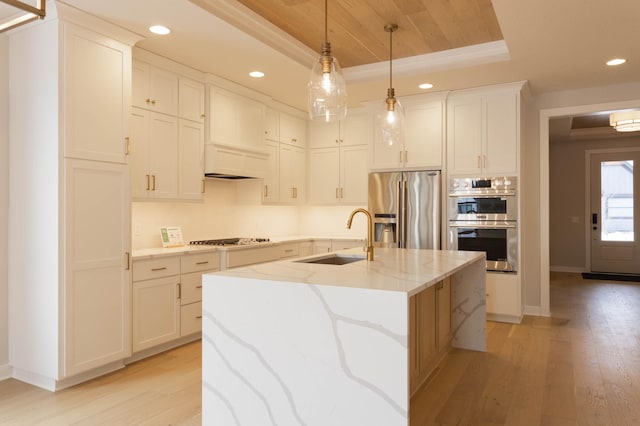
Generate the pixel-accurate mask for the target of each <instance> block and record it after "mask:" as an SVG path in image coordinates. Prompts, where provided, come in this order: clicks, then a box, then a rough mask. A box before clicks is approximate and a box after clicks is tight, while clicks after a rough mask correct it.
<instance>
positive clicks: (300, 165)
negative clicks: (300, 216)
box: [279, 143, 307, 205]
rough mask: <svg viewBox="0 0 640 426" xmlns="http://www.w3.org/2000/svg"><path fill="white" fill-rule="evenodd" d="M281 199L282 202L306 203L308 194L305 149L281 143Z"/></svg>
mask: <svg viewBox="0 0 640 426" xmlns="http://www.w3.org/2000/svg"><path fill="white" fill-rule="evenodd" d="M279 161H280V167H279V169H280V179H279V194H280V196H279V199H280V203H281V204H296V205H300V204H304V202H305V196H306V186H307V185H306V175H305V170H306V166H305V164H306V158H305V149H304V148H299V147H297V146H293V145H288V144H283V143H280V146H279Z"/></svg>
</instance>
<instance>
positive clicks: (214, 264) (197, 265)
mask: <svg viewBox="0 0 640 426" xmlns="http://www.w3.org/2000/svg"><path fill="white" fill-rule="evenodd" d="M219 268H220V253H218V252H217V251H215V252H210V253H198V254H188V255H185V256H182V257H181V258H180V271H181V272H182V273H183V274H184V273H189V272H198V271H217V270H218V269H219Z"/></svg>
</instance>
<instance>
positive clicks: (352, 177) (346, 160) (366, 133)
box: [308, 114, 371, 205]
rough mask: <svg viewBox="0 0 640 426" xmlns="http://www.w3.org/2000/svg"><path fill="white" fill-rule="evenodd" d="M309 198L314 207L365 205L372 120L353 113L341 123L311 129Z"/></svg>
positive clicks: (323, 124) (367, 116)
mask: <svg viewBox="0 0 640 426" xmlns="http://www.w3.org/2000/svg"><path fill="white" fill-rule="evenodd" d="M309 133H310V146H312V147H314V148H313V149H310V150H309V151H308V157H309V173H308V175H309V179H308V182H309V191H308V192H309V197H308V201H309V203H311V204H322V205H335V204H345V205H347V204H366V202H367V196H368V194H367V177H368V172H369V161H368V153H369V146H368V142H369V139H370V135H371V119H370V117H369V115H366V114H353V115H350V116H348V117H347V118H346V119H345V120H343V121H341V122H340V123H312V124H311V127H310V132H309Z"/></svg>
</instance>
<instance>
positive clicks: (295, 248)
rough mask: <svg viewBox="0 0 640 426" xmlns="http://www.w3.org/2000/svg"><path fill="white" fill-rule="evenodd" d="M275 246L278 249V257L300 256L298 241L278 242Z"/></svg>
mask: <svg viewBox="0 0 640 426" xmlns="http://www.w3.org/2000/svg"><path fill="white" fill-rule="evenodd" d="M276 247H277V249H278V253H279V259H290V258H292V257H298V256H300V244H299V243H287V244H279V245H278V246H276Z"/></svg>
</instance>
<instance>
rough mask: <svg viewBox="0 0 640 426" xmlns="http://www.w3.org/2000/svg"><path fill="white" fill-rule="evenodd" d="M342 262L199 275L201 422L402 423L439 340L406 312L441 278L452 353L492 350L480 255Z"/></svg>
mask: <svg viewBox="0 0 640 426" xmlns="http://www.w3.org/2000/svg"><path fill="white" fill-rule="evenodd" d="M338 254H339V256H338V257H331V256H327V255H323V256H314V257H311V258H303V259H296V260H287V261H281V262H272V263H267V264H261V265H255V266H252V267H244V268H237V269H233V270H227V271H222V272H217V273H212V274H207V275H205V276H204V277H203V286H204V288H203V313H202V315H203V333H202V336H203V357H202V376H203V380H202V420H203V424H221V425H222V424H224V425H234V424H242V425H245V424H247V425H365V424H366V425H386V426H391V425H407V424H408V423H409V400H410V392H411V391H410V376H411V375H412V374H413V373H412V371H413V370H415V368H414V367H415V365H416V364H419V359H420V358H421V357H420V353H419V352H420V350H421V348H422V349H424V348H427V347H429V346H430V345H429V344H428V342H437V340H438V339H437V334H438V332H437V330H438V324H435V325H434V327H435V330H426V329H420V324H421V321H419V320H417V319H416V318H417V317H419V316H420V315H419V314H420V312H422V313H423V314H424V313H425V312H426V314H427V315H424V316H425V317H426V318H432V319H433V318H436V319H435V320H436V321H437V316H438V315H442V313H440V314H438V315H437V314H436V313H435V312H434V309H438V308H439V309H442V306H440V307H439V305H438V303H434V304H432V305H428V304H427V305H423V306H421V305H418V308H417V309H418V312H416V311H415V309H416V308H415V305H413V306H414V308H413V309H412V308H411V306H412V303H415V301H416V300H418V302H419V301H420V296H421V295H423V294H429V293H430V292H431V293H433V292H434V289H436V288H440V287H441V286H442V283H443V282H445V280H446V281H447V282H448V283H450V293H449V295H450V299H448V300H449V302H450V303H449V304H447V305H446V306H447V312H446V315H444V318H446V319H448V321H450V323H449V324H448V325H449V326H450V328H449V330H450V340H448V341H447V342H446V344H447V345H449V344H450V346H453V347H458V348H463V349H470V350H477V351H484V350H485V349H486V344H485V319H486V311H485V263H484V262H485V255H484V253H477V252H458V251H439V250H413V249H376V253H375V260H374V261H372V262H368V261H366V260H357V261H354V262H352V263H347V262H350V261H352V260H355V259H354V258H355V257H360V258H362V256H363V253H362V249H359V248H356V249H351V250H345V251H341V252H339V253H338ZM314 260H316V261H319V262H323V261H326V262H330V261H331V262H333V263H343V264H326V263H308V262H309V261H314ZM431 299H433V300H438V298H435V299H434V298H431ZM431 299H430V298H425V300H431ZM443 322H446V321H443ZM422 323H424V321H423V322H422ZM424 324H426V323H424ZM445 325H446V324H445ZM416 328H417V329H416ZM440 328H442V327H441V325H440ZM421 333H423V334H425V336H426V337H427V338H426V339H421V337H424V336H421ZM432 334H433V335H434V336H435V339H434V338H430V337H429V336H431V335H432ZM425 342H427V343H426V344H425ZM434 344H436V345H437V343H434ZM423 358H424V357H423ZM432 359H433V357H432Z"/></svg>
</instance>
